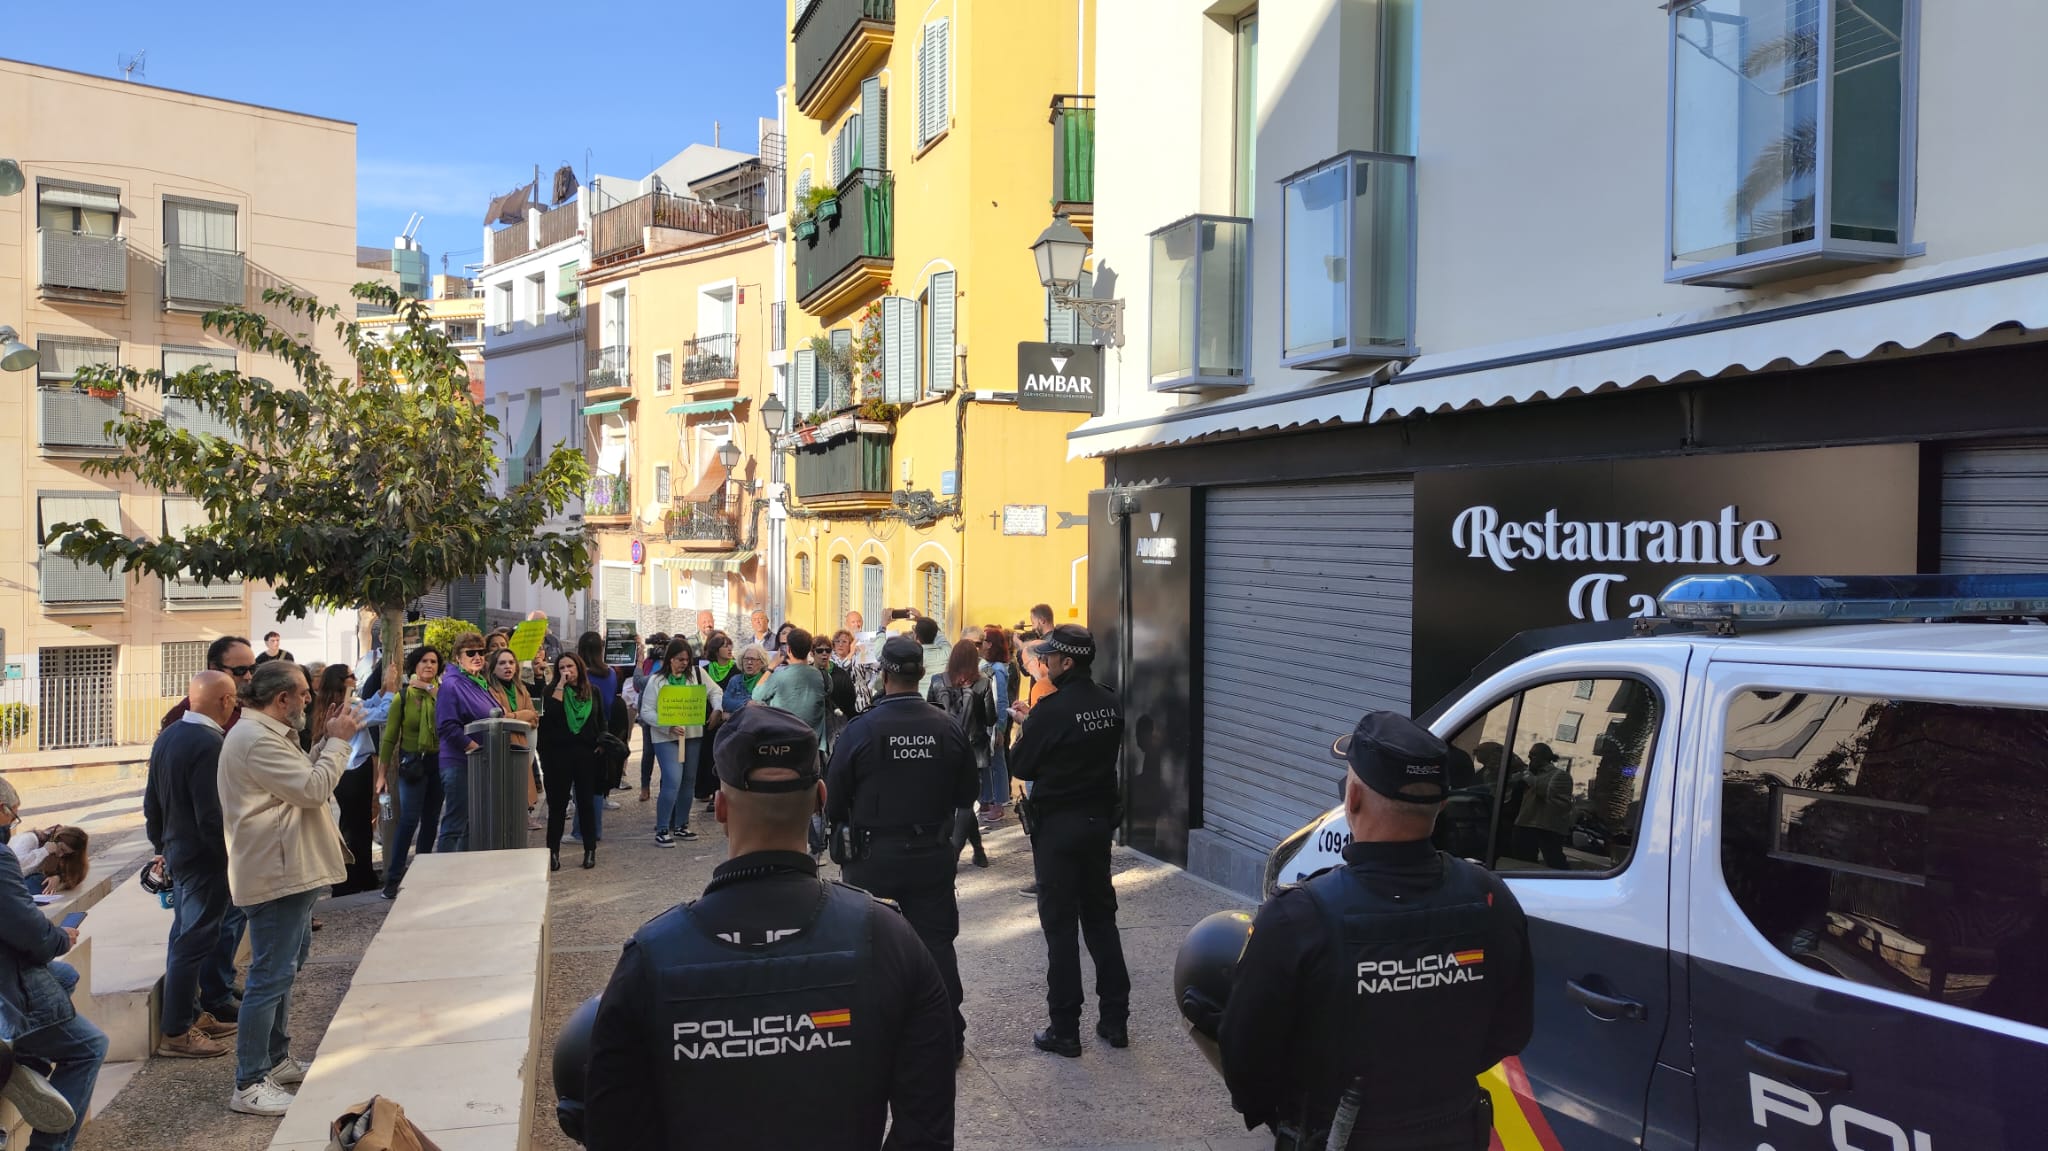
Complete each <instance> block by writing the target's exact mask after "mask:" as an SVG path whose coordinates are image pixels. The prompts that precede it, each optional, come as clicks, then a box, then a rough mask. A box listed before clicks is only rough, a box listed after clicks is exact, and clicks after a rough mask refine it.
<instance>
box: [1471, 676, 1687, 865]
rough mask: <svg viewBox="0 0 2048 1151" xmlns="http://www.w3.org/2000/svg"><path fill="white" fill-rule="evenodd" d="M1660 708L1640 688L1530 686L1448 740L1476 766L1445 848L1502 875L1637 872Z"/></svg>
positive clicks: (1634, 684) (1617, 683)
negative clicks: (1633, 860)
mask: <svg viewBox="0 0 2048 1151" xmlns="http://www.w3.org/2000/svg"><path fill="white" fill-rule="evenodd" d="M1662 718H1663V708H1662V706H1661V705H1660V704H1659V701H1658V699H1657V693H1656V692H1655V691H1653V690H1651V688H1650V686H1649V685H1648V684H1646V683H1644V682H1642V681H1641V680H1637V679H1631V678H1627V677H1622V676H1609V677H1604V678H1599V679H1573V680H1560V681H1559V682H1556V683H1547V684H1541V685H1539V686H1536V687H1532V688H1527V689H1525V690H1524V691H1522V692H1521V693H1520V694H1519V695H1516V696H1511V697H1509V698H1508V699H1505V700H1502V701H1501V702H1500V703H1498V704H1496V705H1494V707H1493V708H1492V709H1491V710H1489V711H1487V712H1486V714H1484V715H1482V716H1480V717H1479V718H1477V719H1475V720H1474V721H1473V722H1472V723H1470V724H1468V725H1466V727H1465V728H1464V730H1462V731H1460V732H1459V733H1458V734H1457V735H1455V736H1453V737H1452V738H1451V743H1452V745H1453V746H1454V747H1456V748H1457V749H1459V750H1460V751H1462V752H1464V753H1465V754H1466V755H1468V756H1470V757H1471V759H1472V762H1473V768H1474V774H1473V776H1472V778H1471V780H1470V782H1469V783H1468V784H1467V785H1465V786H1462V787H1461V786H1458V780H1457V779H1456V778H1455V776H1454V778H1453V780H1452V783H1453V791H1452V795H1451V801H1450V803H1449V804H1447V805H1446V807H1445V810H1444V815H1443V817H1442V819H1440V820H1439V822H1438V825H1437V840H1438V846H1439V847H1441V848H1442V849H1443V850H1446V851H1450V852H1452V853H1454V854H1457V855H1463V856H1465V857H1466V858H1469V859H1475V860H1478V861H1479V862H1481V863H1483V864H1485V865H1486V866H1488V867H1490V868H1492V869H1493V870H1495V871H1497V872H1500V873H1502V874H1505V875H1542V876H1546V877H1553V878H1554V877H1557V876H1559V875H1560V874H1565V875H1570V874H1583V875H1587V876H1596V875H1612V874H1614V873H1615V872H1618V871H1620V870H1621V869H1622V868H1624V867H1626V866H1628V860H1629V856H1630V854H1631V853H1632V852H1633V851H1634V850H1635V843H1636V832H1637V826H1638V824H1640V823H1641V822H1642V817H1643V795H1644V787H1645V786H1646V784H1647V783H1648V781H1649V766H1650V757H1651V755H1652V753H1653V752H1654V751H1655V747H1656V738H1657V726H1658V724H1659V723H1660V722H1661V721H1662Z"/></svg>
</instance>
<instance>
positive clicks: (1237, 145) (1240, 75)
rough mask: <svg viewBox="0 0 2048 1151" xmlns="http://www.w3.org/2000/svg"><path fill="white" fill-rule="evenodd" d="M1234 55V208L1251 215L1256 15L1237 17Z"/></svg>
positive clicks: (1256, 127) (1256, 89)
mask: <svg viewBox="0 0 2048 1151" xmlns="http://www.w3.org/2000/svg"><path fill="white" fill-rule="evenodd" d="M1232 47H1233V51H1234V54H1235V55H1236V57H1237V85H1236V87H1237V91H1236V94H1235V99H1234V100H1233V101H1232V104H1231V130H1232V131H1231V136H1232V139H1231V144H1232V148H1231V154H1232V162H1233V165H1234V170H1235V175H1236V179H1235V181H1234V191H1235V193H1236V203H1235V206H1236V209H1237V214H1238V215H1240V216H1250V215H1251V214H1252V212H1253V209H1254V207H1255V205H1254V202H1253V201H1254V199H1255V196H1254V193H1255V191H1256V189H1257V179H1258V177H1257V175H1256V170H1257V167H1258V150H1259V14H1258V13H1257V12H1253V13H1251V14H1250V15H1248V16H1244V17H1241V18H1239V20H1238V22H1237V35H1236V37H1235V43H1234V44H1233V46H1232Z"/></svg>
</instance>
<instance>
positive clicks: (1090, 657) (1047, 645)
mask: <svg viewBox="0 0 2048 1151" xmlns="http://www.w3.org/2000/svg"><path fill="white" fill-rule="evenodd" d="M1031 654H1032V655H1035V656H1039V657H1041V658H1042V657H1044V656H1047V655H1063V656H1066V657H1067V658H1068V659H1071V660H1074V661H1076V662H1078V663H1093V662H1094V661H1095V636H1094V635H1093V634H1091V633H1090V632H1089V630H1088V629H1087V628H1085V627H1082V626H1081V625H1080V624H1077V623H1063V624H1061V625H1060V626H1058V627H1056V628H1054V629H1052V634H1051V635H1049V636H1046V637H1045V638H1044V639H1042V640H1039V641H1038V642H1037V643H1035V644H1032V645H1031Z"/></svg>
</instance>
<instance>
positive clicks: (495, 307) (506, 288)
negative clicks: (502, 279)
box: [491, 283, 512, 336]
mask: <svg viewBox="0 0 2048 1151" xmlns="http://www.w3.org/2000/svg"><path fill="white" fill-rule="evenodd" d="M491 314H492V315H494V316H496V317H497V327H496V328H495V329H494V330H495V331H496V332H497V334H498V335H501V336H502V335H505V334H506V333H508V332H510V331H511V330H512V285H511V284H509V283H505V284H494V285H492V291H491Z"/></svg>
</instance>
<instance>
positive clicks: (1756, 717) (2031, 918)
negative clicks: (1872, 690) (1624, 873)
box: [1719, 691, 2048, 1024]
mask: <svg viewBox="0 0 2048 1151" xmlns="http://www.w3.org/2000/svg"><path fill="white" fill-rule="evenodd" d="M2044 810H2048V711H2040V710H2032V709H2024V708H2012V707H1969V706H1964V705H1961V704H1952V703H1925V702H1919V701H1915V700H1899V699H1876V698H1868V697H1859V696H1839V695H1825V694H1808V693H1802V692H1782V691H1751V692H1746V693H1743V694H1741V695H1738V696H1737V697H1736V698H1735V699H1734V701H1733V702H1731V704H1730V706H1729V712H1728V729H1727V733H1726V736H1725V744H1724V748H1723V758H1722V762H1721V812H1720V821H1719V822H1720V826H1721V874H1722V878H1723V879H1724V880H1725V881H1726V882H1727V884H1728V891H1729V893H1730V894H1731V895H1732V896H1733V897H1734V899H1735V902H1736V904H1737V906H1739V907H1741V908H1742V910H1743V913H1744V914H1745V915H1747V916H1748V917H1749V920H1750V922H1751V924H1752V925H1754V926H1755V927H1756V929H1757V931H1758V932H1759V933H1761V934H1762V935H1763V937H1764V938H1765V939H1766V940H1768V941H1769V942H1770V943H1771V945H1772V946H1774V947H1776V948H1778V949H1779V950H1780V951H1782V952H1784V953H1785V954H1786V955H1788V956H1790V957H1792V958H1793V959H1794V960H1796V961H1798V962H1799V963H1800V964H1802V965H1804V966H1807V967H1811V968H1814V969H1816V970H1819V971H1824V972H1827V973H1829V974H1832V975H1835V976H1838V977H1840V978H1842V979H1847V980H1850V981H1852V982H1855V983H1860V984H1864V985H1866V986H1870V987H1882V988H1885V989H1887V990H1891V991H1895V992H1899V993H1901V994H1905V995H1914V996H1921V997H1924V998H1927V999H1933V1000H1937V1001H1939V1002H1942V1003H1947V1004H1951V1005H1953V1006H1957V1007H1963V1008H1968V1009H1970V1010H1973V1011H1980V1012H1983V1013H1985V1014H1987V1015H1995V1016H1998V1017H2001V1018H2005V1019H2018V1020H2022V1021H2024V1022H2027V1023H2034V1024H2038V1023H2040V1022H2041V1019H2040V1017H2039V1015H2038V1010H2039V1009H2038V1006H2037V1005H2038V1004H2039V1002H2040V999H2041V994H2042V990H2043V989H2042V987H2041V985H2040V984H2039V983H2038V982H2032V983H2030V982H2029V980H2030V979H2032V980H2038V979H2039V977H2040V965H2039V963H2038V959H2039V951H2040V948H2039V938H2038V937H2039V934H2040V931H2041V929H2042V927H2043V922H2042V920H2041V916H2042V914H2043V908H2044V904H2043V902H2042V899H2041V876H2042V874H2043V870H2044V864H2048V850H2044V847H2043V840H2042V836H2041V820H2040V813H2041V812H2042V811H2044Z"/></svg>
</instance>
